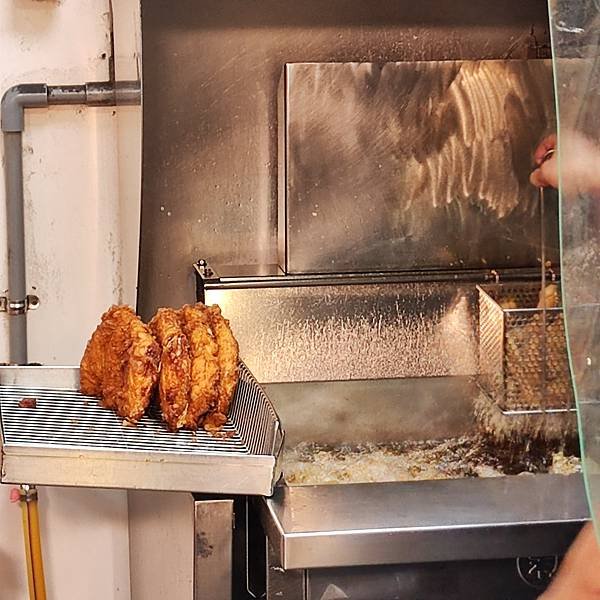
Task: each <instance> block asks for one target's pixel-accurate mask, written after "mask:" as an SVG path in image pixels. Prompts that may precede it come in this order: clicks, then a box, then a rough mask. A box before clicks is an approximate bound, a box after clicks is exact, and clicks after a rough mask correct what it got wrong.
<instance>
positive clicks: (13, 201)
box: [4, 131, 27, 365]
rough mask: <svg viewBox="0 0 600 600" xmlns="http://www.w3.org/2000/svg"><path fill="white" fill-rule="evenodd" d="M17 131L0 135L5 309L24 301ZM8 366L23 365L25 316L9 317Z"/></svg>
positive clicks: (19, 135)
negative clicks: (1, 145)
mask: <svg viewBox="0 0 600 600" xmlns="http://www.w3.org/2000/svg"><path fill="white" fill-rule="evenodd" d="M22 145H23V144H22V133H21V132H20V131H11V132H4V165H5V166H4V179H5V189H6V223H7V242H8V293H9V297H8V305H9V309H10V308H11V306H14V305H15V304H16V303H21V302H23V301H26V298H27V285H26V274H25V215H24V212H25V211H24V206H23V149H22ZM8 331H9V334H8V337H9V352H10V362H11V363H16V364H21V365H22V364H26V363H27V313H26V310H25V311H23V312H22V313H21V314H13V315H11V317H10V322H9V328H8Z"/></svg>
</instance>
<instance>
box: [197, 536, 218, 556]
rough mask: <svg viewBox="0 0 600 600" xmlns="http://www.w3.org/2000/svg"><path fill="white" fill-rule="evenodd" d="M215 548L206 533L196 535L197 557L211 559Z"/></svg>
mask: <svg viewBox="0 0 600 600" xmlns="http://www.w3.org/2000/svg"><path fill="white" fill-rule="evenodd" d="M213 550H214V546H213V545H212V544H211V543H210V541H209V539H208V536H207V535H206V532H205V531H200V532H198V533H197V534H196V556H199V557H200V558H209V557H210V556H212V553H213Z"/></svg>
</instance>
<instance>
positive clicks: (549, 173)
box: [529, 156, 558, 188]
mask: <svg viewBox="0 0 600 600" xmlns="http://www.w3.org/2000/svg"><path fill="white" fill-rule="evenodd" d="M529 181H530V182H531V183H532V184H533V185H535V186H536V187H554V188H555V187H558V172H557V162H556V156H552V157H551V158H549V159H548V160H547V161H546V162H544V163H542V164H541V165H540V166H539V167H538V168H537V169H535V171H533V173H531V175H530V176H529Z"/></svg>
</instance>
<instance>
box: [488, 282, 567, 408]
mask: <svg viewBox="0 0 600 600" xmlns="http://www.w3.org/2000/svg"><path fill="white" fill-rule="evenodd" d="M477 289H478V292H479V383H480V386H481V387H482V389H483V390H484V391H485V392H486V394H487V395H488V396H489V397H490V398H491V399H492V400H493V401H494V402H495V403H496V404H497V405H498V406H499V408H500V409H501V410H502V411H503V412H512V411H514V412H517V413H520V412H528V411H538V410H542V411H546V410H565V409H571V408H573V407H574V395H573V389H572V385H571V378H570V372H569V361H568V355H567V345H566V337H565V324H564V317H563V310H562V308H561V307H556V308H547V309H546V318H545V321H546V331H545V336H546V340H545V352H544V343H543V335H544V318H543V309H541V308H537V303H538V298H539V293H540V286H539V284H537V283H515V284H513V283H501V284H491V285H481V286H477ZM559 291H560V289H559ZM559 296H560V294H559ZM544 354H545V356H544ZM544 362H545V365H544ZM544 375H545V376H544Z"/></svg>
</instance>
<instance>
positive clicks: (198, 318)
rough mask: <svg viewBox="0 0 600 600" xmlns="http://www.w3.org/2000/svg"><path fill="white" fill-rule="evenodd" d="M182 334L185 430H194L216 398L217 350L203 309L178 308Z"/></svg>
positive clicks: (214, 404) (197, 306)
mask: <svg viewBox="0 0 600 600" xmlns="http://www.w3.org/2000/svg"><path fill="white" fill-rule="evenodd" d="M181 320H182V325H183V331H184V332H185V335H186V336H187V339H188V342H189V344H190V352H191V359H192V366H191V371H190V381H191V384H190V399H189V404H188V409H187V414H186V417H185V427H187V428H189V429H197V428H198V425H199V424H200V420H201V418H202V417H203V416H204V415H205V414H206V413H207V412H208V411H209V410H211V409H213V408H214V407H215V406H216V404H217V402H218V398H219V395H218V394H219V391H218V390H219V375H220V368H219V356H218V353H219V348H218V346H217V342H216V340H215V336H214V334H213V331H212V328H211V320H210V315H209V314H208V312H207V310H206V307H204V305H202V304H199V305H196V306H190V305H186V306H184V307H183V308H182V309H181Z"/></svg>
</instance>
